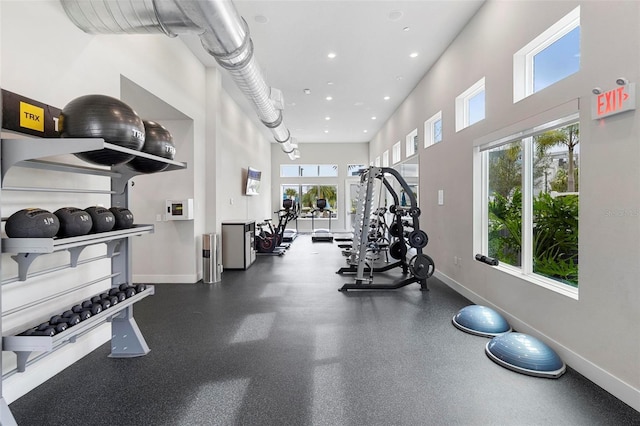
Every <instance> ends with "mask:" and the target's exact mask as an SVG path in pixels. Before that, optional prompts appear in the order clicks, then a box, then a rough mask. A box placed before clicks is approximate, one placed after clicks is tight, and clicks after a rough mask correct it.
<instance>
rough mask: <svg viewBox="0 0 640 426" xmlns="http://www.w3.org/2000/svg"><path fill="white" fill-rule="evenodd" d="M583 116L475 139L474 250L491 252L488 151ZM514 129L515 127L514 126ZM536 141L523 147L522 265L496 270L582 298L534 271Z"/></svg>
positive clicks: (570, 288) (575, 115)
mask: <svg viewBox="0 0 640 426" xmlns="http://www.w3.org/2000/svg"><path fill="white" fill-rule="evenodd" d="M579 118H580V116H579V113H578V112H575V113H572V114H570V115H567V116H564V117H560V118H556V119H554V120H551V121H547V122H544V123H542V124H538V125H536V126H534V127H530V128H525V129H523V130H520V131H514V132H513V133H511V134H508V135H507V136H502V137H496V138H495V139H493V140H490V139H489V140H487V139H488V138H490V137H491V136H492V135H489V136H488V137H483V138H482V139H483V141H482V142H480V141H475V142H474V161H473V167H474V171H473V176H474V177H475V181H474V188H473V193H474V196H473V217H474V218H475V219H474V223H473V229H474V231H473V252H474V253H482V254H485V255H486V254H488V252H489V239H488V236H489V206H488V203H487V200H488V199H489V185H488V182H489V180H488V179H489V176H488V169H489V167H488V155H487V153H488V151H489V150H491V149H493V148H497V147H499V146H502V145H506V144H508V143H511V142H516V141H525V139H528V138H532V137H533V136H535V135H538V134H540V133H543V132H545V131H547V130H552V129H556V128H561V127H564V126H567V125H569V124H572V123H576V122H579V121H580V120H579ZM511 129H512V130H515V129H513V128H511ZM532 145H533V144H532V143H524V144H523V147H522V157H523V175H522V176H523V181H522V203H523V205H522V238H523V241H522V253H521V266H512V265H508V264H506V263H502V262H501V263H500V264H499V265H498V266H495V269H497V270H500V271H502V272H505V273H508V274H510V275H513V276H516V277H518V278H521V279H524V280H526V281H528V282H530V283H533V284H536V285H539V286H541V287H544V288H547V289H549V290H552V291H555V292H556V293H559V294H562V295H565V296H568V297H570V298H572V299H575V300H578V288H575V287H572V286H569V285H566V284H562V283H560V282H558V281H556V280H553V279H551V278H546V277H544V276H542V275H538V274H536V273H535V272H533V243H532V241H531V236H532V235H533V206H532V204H531V201H529V200H532V199H533V194H532V192H533V182H532V181H531V180H532V176H533V174H532V168H533V150H532Z"/></svg>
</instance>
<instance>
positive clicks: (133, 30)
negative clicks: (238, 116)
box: [60, 0, 300, 160]
mask: <svg viewBox="0 0 640 426" xmlns="http://www.w3.org/2000/svg"><path fill="white" fill-rule="evenodd" d="M60 2H61V3H62V7H63V8H64V10H65V12H66V14H67V16H68V17H69V19H71V21H72V22H73V23H74V24H75V25H76V26H77V27H78V28H80V29H82V30H83V31H85V32H87V33H89V34H165V35H167V36H169V37H175V36H177V35H180V34H197V35H198V36H199V37H200V40H201V42H202V46H203V47H204V48H205V50H206V51H207V52H208V53H209V54H210V55H212V56H213V57H214V58H215V59H216V61H217V62H218V64H220V66H222V67H223V68H224V69H226V70H227V71H228V72H229V74H230V75H231V77H232V78H233V80H234V81H235V82H236V84H237V85H238V87H239V88H240V90H241V91H242V92H243V93H244V95H245V96H246V97H247V99H249V101H250V102H251V104H252V105H253V107H254V109H255V110H256V112H257V114H258V117H259V118H260V120H261V121H262V123H263V124H264V125H265V126H267V127H268V128H269V130H270V131H271V133H272V134H273V137H274V139H275V140H276V142H278V143H279V144H280V145H281V147H282V150H283V151H284V152H286V153H287V154H288V155H289V158H291V159H292V160H293V159H295V158H298V157H299V156H300V153H299V151H298V149H297V144H295V143H294V142H293V140H292V138H291V134H290V132H289V130H288V129H287V127H286V126H285V125H284V123H283V120H282V108H283V107H282V99H281V93H280V91H279V90H276V89H272V88H270V87H269V86H268V85H267V83H266V82H265V79H264V76H263V75H262V72H261V71H260V67H259V66H258V63H257V61H256V60H255V58H254V55H253V42H252V41H251V37H250V36H249V27H248V26H247V23H246V22H245V21H244V20H243V19H242V17H241V16H240V15H239V14H238V11H237V10H236V8H235V6H234V5H233V3H232V2H231V0H60Z"/></svg>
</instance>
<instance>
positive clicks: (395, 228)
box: [389, 222, 402, 237]
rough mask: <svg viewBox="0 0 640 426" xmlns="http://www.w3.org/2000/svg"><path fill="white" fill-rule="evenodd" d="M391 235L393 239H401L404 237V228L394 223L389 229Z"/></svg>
mask: <svg viewBox="0 0 640 426" xmlns="http://www.w3.org/2000/svg"><path fill="white" fill-rule="evenodd" d="M389 234H391V236H392V237H399V236H400V235H402V226H401V225H400V224H399V223H398V222H393V223H392V224H391V226H390V227H389Z"/></svg>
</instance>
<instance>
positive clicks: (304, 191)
mask: <svg viewBox="0 0 640 426" xmlns="http://www.w3.org/2000/svg"><path fill="white" fill-rule="evenodd" d="M281 191H282V199H283V200H285V199H291V200H294V201H295V202H296V203H299V205H300V217H301V218H304V217H307V216H308V217H310V216H309V215H310V214H311V210H313V209H314V208H315V207H316V200H317V199H318V198H324V199H326V200H327V210H331V217H332V218H336V217H337V212H338V187H337V186H336V185H316V184H300V185H297V184H287V185H281ZM324 217H329V213H328V212H326V213H325V216H324Z"/></svg>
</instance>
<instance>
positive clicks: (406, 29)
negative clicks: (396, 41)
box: [402, 27, 411, 31]
mask: <svg viewBox="0 0 640 426" xmlns="http://www.w3.org/2000/svg"><path fill="white" fill-rule="evenodd" d="M410 29H411V28H409V27H404V28H403V29H402V31H409V30H410Z"/></svg>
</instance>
